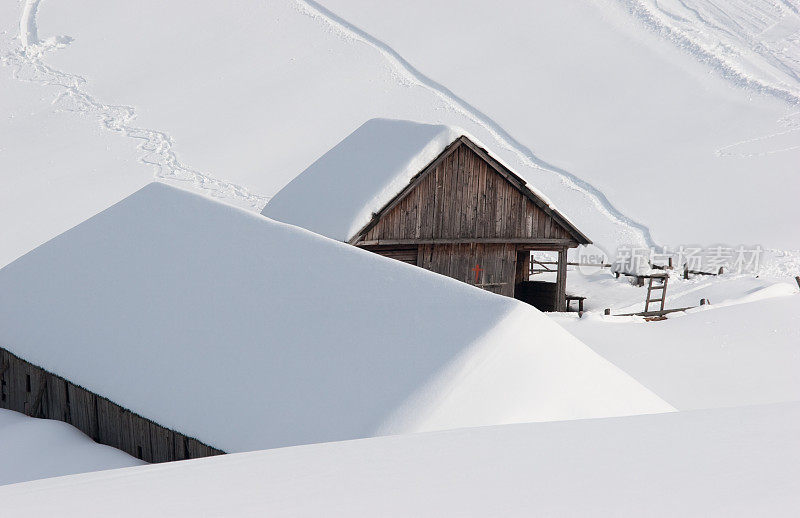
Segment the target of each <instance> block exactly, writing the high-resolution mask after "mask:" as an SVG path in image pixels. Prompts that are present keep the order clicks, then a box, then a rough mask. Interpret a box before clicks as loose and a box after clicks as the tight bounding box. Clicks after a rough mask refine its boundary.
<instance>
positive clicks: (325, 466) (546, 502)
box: [0, 403, 800, 518]
mask: <svg viewBox="0 0 800 518" xmlns="http://www.w3.org/2000/svg"><path fill="white" fill-rule="evenodd" d="M798 434H800V403H792V404H785V405H775V406H766V407H750V408H736V409H714V410H703V411H694V412H680V413H672V414H665V415H651V416H637V417H625V418H617V419H597V420H581V421H569V422H561V423H540V424H523V425H508V426H497V427H486V428H470V429H463V430H452V431H447V432H439V433H433V434H418V435H404V436H396V437H381V438H375V439H366V440H360V441H348V442H342V443H333V444H318V445H310V446H299V447H294V448H284V449H279V450H271V451H263V452H251V453H243V454H239V455H225V456H222V457H212V458H208V459H198V460H190V461H186V462H175V463H170V464H161V465H158V466H145V467H143V468H131V469H125V470H116V471H112V472H105V473H91V474H86V475H77V476H73V477H67V478H60V479H53V480H43V481H37V482H31V483H28V484H19V485H15V486H7V487H5V488H0V498H1V499H2V502H3V508H4V510H8V512H10V513H11V514H14V515H31V516H60V517H72V516H75V517H81V518H82V517H83V516H86V506H87V502H91V508H90V509H91V512H92V514H94V515H98V516H115V517H120V518H122V517H126V516H131V517H139V516H175V517H183V516H185V517H194V516H207V517H212V516H225V517H228V516H237V517H247V516H259V517H260V516H292V517H303V516H309V517H318V516H342V517H348V518H350V517H372V516H403V517H407V516H414V517H428V516H430V517H437V518H438V517H442V516H459V517H473V516H474V517H481V518H483V517H486V516H520V517H522V516H525V517H527V516H641V515H642V514H646V515H647V516H670V517H674V516H720V517H729V516H771V517H772V516H774V517H779V516H795V515H796V514H797V509H798V508H799V507H800V441H797V436H798ZM643 510H644V511H643Z"/></svg>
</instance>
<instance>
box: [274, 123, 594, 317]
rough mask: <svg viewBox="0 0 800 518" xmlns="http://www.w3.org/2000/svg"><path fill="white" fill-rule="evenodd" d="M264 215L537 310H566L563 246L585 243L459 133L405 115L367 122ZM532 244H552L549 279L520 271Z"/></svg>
mask: <svg viewBox="0 0 800 518" xmlns="http://www.w3.org/2000/svg"><path fill="white" fill-rule="evenodd" d="M442 148H443V149H442ZM376 178H377V181H376ZM364 182H366V183H367V184H370V183H371V185H366V186H365V185H364ZM349 189H352V190H355V191H360V192H359V193H358V194H357V195H355V196H354V195H352V194H351V193H349V192H348V190H349ZM373 191H374V192H375V193H377V194H374V193H373ZM362 193H365V194H366V196H365V195H364V194H362ZM326 198H327V199H326ZM314 203H316V204H318V206H317V207H315V206H313V204H314ZM347 204H350V207H349V210H348V206H347ZM362 206H363V207H364V208H367V209H368V210H369V211H368V212H367V213H366V214H365V213H364V210H359V209H360V208H361V207H362ZM326 210H329V211H330V212H329V213H328V214H326ZM263 214H264V215H266V216H269V217H272V218H275V219H278V220H281V221H285V222H287V223H292V224H295V225H299V226H304V227H305V228H308V229H310V230H313V231H315V232H318V233H322V234H324V235H328V237H333V238H335V239H339V240H342V241H346V242H348V243H350V244H352V245H354V246H357V247H359V248H363V249H365V250H369V251H371V252H374V253H377V254H380V255H383V256H386V257H390V258H393V259H397V260H399V261H403V262H406V263H409V264H413V265H416V266H419V267H422V268H425V269H427V270H431V271H433V272H437V273H440V274H442V275H447V276H449V277H452V278H454V279H458V280H460V281H462V282H465V283H468V284H472V285H474V286H477V287H480V288H483V289H485V290H488V291H491V292H494V293H498V294H501V295H505V296H509V297H515V298H517V299H520V300H523V301H525V302H528V303H530V304H533V305H534V306H536V307H538V308H539V309H541V310H544V311H564V310H565V309H566V275H567V250H568V249H570V248H573V247H577V246H578V245H586V244H589V243H591V241H590V240H589V239H588V238H587V237H586V236H585V235H584V234H583V233H581V232H580V231H579V230H578V229H577V228H575V226H574V225H573V224H571V223H570V222H569V221H568V220H567V219H566V218H565V217H564V216H563V215H561V214H560V213H559V212H558V211H557V210H555V209H554V208H553V207H551V206H550V205H548V203H546V202H545V201H544V200H543V199H542V198H541V197H540V196H537V194H536V193H534V192H533V191H532V190H531V189H530V188H529V187H528V186H527V185H526V183H525V181H524V180H523V179H522V178H520V177H519V176H517V175H516V174H514V173H513V172H512V171H511V170H509V169H508V168H507V167H506V166H504V165H503V164H502V163H500V162H499V161H498V160H496V159H495V158H493V157H492V156H491V155H490V154H489V153H488V152H487V151H486V150H485V149H483V148H481V147H480V146H478V145H477V144H475V142H473V141H472V140H470V139H469V138H468V137H466V136H464V135H461V134H459V132H457V131H454V130H452V129H450V128H447V127H445V126H431V125H425V124H417V123H412V122H407V121H393V120H383V119H374V120H372V121H369V122H367V123H366V124H364V125H363V126H361V127H360V128H359V129H358V130H356V132H354V133H353V134H352V135H350V136H349V137H348V138H347V139H345V141H343V142H342V143H341V144H340V145H339V146H337V147H336V148H334V149H332V150H331V151H329V152H328V153H327V154H326V155H324V156H323V157H321V158H320V159H319V160H318V161H317V162H315V163H314V164H312V166H310V167H309V168H308V169H307V170H306V171H305V172H304V173H302V174H301V175H300V176H299V177H298V178H297V179H296V180H295V181H293V182H291V183H290V184H289V185H287V186H286V187H285V188H284V189H283V190H281V191H280V192H279V193H278V194H277V195H276V196H275V197H274V198H273V199H272V200H271V201H270V202H269V203H268V204H267V206H266V207H265V209H264V211H263ZM365 216H366V217H365ZM365 220H366V221H365ZM532 251H549V252H555V253H557V255H558V260H557V273H556V280H555V282H542V281H530V280H529V277H530V274H529V271H530V257H531V252H532Z"/></svg>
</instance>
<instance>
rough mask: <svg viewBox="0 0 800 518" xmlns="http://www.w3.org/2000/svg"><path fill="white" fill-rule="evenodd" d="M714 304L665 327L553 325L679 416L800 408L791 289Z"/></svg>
mask: <svg viewBox="0 0 800 518" xmlns="http://www.w3.org/2000/svg"><path fill="white" fill-rule="evenodd" d="M718 289H719V287H718ZM697 296H698V297H699V296H701V295H699V294H698V295H697ZM712 302H713V299H712ZM718 302H719V304H711V305H710V306H703V307H701V308H696V309H693V310H691V311H690V312H688V313H686V314H681V313H677V314H673V315H669V318H668V319H667V320H666V321H663V322H650V323H646V322H644V321H643V320H642V319H640V318H625V317H604V316H602V315H599V314H597V313H590V314H585V315H584V317H583V318H582V319H577V318H575V317H574V316H573V315H559V316H554V317H553V318H555V319H556V321H558V322H559V323H561V324H562V325H563V326H564V328H566V329H567V330H568V331H569V332H571V333H573V334H574V335H575V336H577V337H578V338H580V339H581V340H582V341H583V342H584V343H586V344H587V345H589V346H590V347H592V348H593V349H594V350H595V351H597V352H598V353H599V354H601V355H602V356H603V357H604V358H607V359H608V360H610V361H612V362H613V363H614V364H615V365H617V366H618V367H620V368H621V369H623V370H624V371H625V372H627V373H629V374H630V375H632V376H633V377H634V378H636V379H637V380H638V381H639V382H640V383H642V384H643V385H644V386H646V387H648V388H649V389H651V390H653V391H654V392H655V393H656V394H658V395H660V396H661V397H663V398H664V399H665V400H667V401H668V402H669V403H670V404H672V405H674V406H675V407H676V408H677V409H679V410H692V409H700V408H714V407H723V406H740V405H756V404H765V403H779V402H786V401H800V378H798V376H797V372H800V295H799V294H798V293H797V289H796V287H795V288H794V289H791V288H790V287H788V286H787V285H785V284H774V285H772V286H770V287H768V288H762V289H760V290H757V291H754V292H753V293H751V294H750V295H747V296H744V297H742V298H741V299H739V300H738V301H725V300H719V301H718ZM696 303H697V302H695V304H696Z"/></svg>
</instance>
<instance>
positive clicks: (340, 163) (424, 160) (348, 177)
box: [261, 119, 461, 241]
mask: <svg viewBox="0 0 800 518" xmlns="http://www.w3.org/2000/svg"><path fill="white" fill-rule="evenodd" d="M459 136H461V133H460V132H458V130H456V129H453V128H450V127H448V126H442V125H434V124H420V123H416V122H411V121H402V120H391V119H372V120H369V121H367V122H365V123H364V124H362V125H361V126H360V127H359V128H358V129H356V130H355V131H354V132H353V133H351V134H350V135H349V136H348V137H347V138H346V139H344V140H343V141H341V142H340V143H339V144H338V145H336V146H335V147H334V148H333V149H331V150H330V151H328V152H327V153H325V154H324V155H322V157H320V158H319V159H318V160H317V161H316V162H314V163H313V164H311V165H310V166H309V167H308V168H307V169H306V170H305V171H303V172H302V173H300V175H298V176H297V177H296V178H295V179H294V180H292V181H291V182H289V184H288V185H287V186H286V187H284V188H283V189H281V190H280V191H278V193H277V194H276V195H275V196H274V197H273V198H272V199H271V200H270V201H269V203H267V205H266V206H265V207H264V210H262V211H261V213H262V214H263V215H265V216H267V217H270V218H273V219H277V220H278V221H283V222H286V223H291V224H292V225H297V226H299V227H303V228H307V229H309V230H311V231H313V232H316V233H317V234H322V235H324V236H327V237H330V238H332V239H338V240H339V241H347V240H348V239H350V238H351V237H352V236H353V235H354V234H355V233H356V232H358V231H359V230H361V228H362V227H364V225H366V224H367V223H369V220H370V218H371V217H372V214H373V213H374V212H377V211H378V210H380V209H381V207H383V206H384V205H386V204H387V203H388V202H389V200H391V199H392V198H393V197H394V196H395V195H396V194H397V193H398V192H400V191H401V190H403V188H404V187H405V186H406V185H408V182H409V181H410V180H411V178H412V177H413V176H414V175H416V174H417V173H419V172H420V171H422V169H423V168H424V167H425V166H426V165H428V164H429V163H430V162H431V161H433V160H434V159H435V158H436V157H437V156H439V154H441V152H442V151H444V148H446V147H447V146H448V145H449V144H450V143H451V142H453V141H454V140H455V139H457V138H458V137H459Z"/></svg>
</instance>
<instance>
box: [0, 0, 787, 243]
mask: <svg viewBox="0 0 800 518" xmlns="http://www.w3.org/2000/svg"><path fill="white" fill-rule="evenodd" d="M28 3H29V4H34V6H38V9H33V8H31V9H28V10H27V11H26V12H27V13H28V14H29V16H27V18H26V17H22V20H23V28H24V30H23V33H24V34H25V38H23V39H24V41H25V42H26V43H27V44H28V48H27V50H26V51H25V52H24V53H23V54H24V57H20V55H19V54H16V55H15V57H14V58H13V59H10V60H7V61H8V62H9V64H10V65H11V66H10V67H7V68H6V69H5V72H6V73H11V71H12V70H17V74H18V75H20V76H21V77H23V78H33V79H34V83H36V82H39V81H51V82H52V81H54V80H55V82H56V83H57V84H59V85H62V84H63V83H64V82H65V80H66V83H67V86H63V85H62V86H55V87H54V88H53V89H52V93H50V94H49V95H47V96H45V97H44V99H43V102H42V106H47V107H48V109H50V110H52V107H50V106H49V105H48V104H47V101H49V100H50V99H52V98H54V97H55V96H56V94H59V93H60V94H63V95H62V96H61V97H60V98H59V101H58V102H57V104H56V106H57V108H62V109H68V110H77V111H80V112H83V113H84V115H87V117H85V118H84V120H89V121H92V120H94V121H95V124H96V125H97V126H98V127H110V128H111V130H113V131H115V132H116V133H120V134H127V135H128V136H129V137H133V139H134V142H135V143H137V144H138V143H141V142H143V140H142V139H144V141H145V142H146V143H147V144H146V146H147V148H148V149H146V150H140V151H139V152H136V153H131V152H128V153H125V154H123V155H124V156H126V157H127V158H129V159H134V158H137V157H138V158H143V159H144V160H145V161H146V162H148V163H151V162H154V163H155V164H156V165H155V166H154V169H155V174H156V175H157V176H160V177H167V178H173V179H182V180H185V181H186V182H187V183H189V184H193V185H197V186H199V187H202V188H204V190H207V191H209V192H213V193H215V194H218V195H223V196H226V197H227V198H228V199H230V200H232V201H234V202H237V203H240V204H242V205H246V206H255V207H256V208H258V206H259V205H263V203H264V202H265V201H266V198H265V197H268V196H270V195H272V194H274V193H275V192H276V191H277V190H278V189H279V188H280V187H282V186H283V185H284V184H286V183H287V182H288V181H290V180H291V179H292V178H293V177H294V176H296V175H297V174H298V173H299V172H300V171H302V170H303V169H305V168H306V167H307V166H308V165H309V164H310V163H312V162H313V161H314V160H315V159H316V158H318V157H319V156H320V155H322V154H323V153H324V152H325V151H326V150H328V149H330V148H331V147H333V146H334V145H335V144H336V143H337V142H339V141H340V140H341V139H342V138H344V137H345V136H346V135H348V134H350V133H351V132H352V131H353V130H354V129H355V128H356V127H358V126H359V125H361V124H362V123H363V122H364V121H366V120H368V119H371V118H374V117H391V118H397V119H408V120H417V121H421V122H428V123H445V124H448V125H451V126H455V127H461V128H464V129H465V130H466V131H468V132H469V133H470V134H472V135H474V136H476V137H477V138H478V139H479V140H480V141H481V142H483V143H484V144H486V145H487V146H488V148H489V149H490V150H491V151H493V152H494V153H495V154H497V155H498V156H499V158H501V159H502V160H504V161H505V162H506V163H508V164H509V165H510V166H511V167H512V169H514V170H515V171H516V172H518V173H519V174H520V175H521V176H523V177H524V178H526V180H528V182H529V183H530V184H531V185H532V186H533V187H535V188H538V189H539V190H540V191H542V192H544V193H545V194H546V195H547V196H548V197H549V198H550V199H551V200H552V201H553V202H554V203H555V205H556V206H558V207H560V208H561V209H562V211H563V212H564V213H565V214H566V215H567V216H569V217H570V218H571V219H573V220H574V221H575V223H576V224H577V226H578V227H579V228H581V229H582V230H584V231H585V233H586V234H587V235H589V236H590V237H591V238H592V239H593V240H594V241H595V242H596V243H598V244H599V245H600V246H602V247H603V248H604V249H606V250H608V251H613V249H614V248H615V246H616V245H618V244H620V243H627V244H634V245H650V244H652V243H653V241H654V240H655V241H658V242H659V243H660V244H672V245H678V244H688V243H700V244H704V245H710V244H715V243H729V244H731V245H735V244H739V243H746V244H761V245H764V246H766V247H777V248H785V249H793V250H796V249H797V248H798V244H797V237H796V232H795V230H794V227H793V226H792V222H793V221H796V220H797V217H798V213H797V212H796V211H797V210H798V208H797V207H798V206H797V204H796V203H794V192H795V189H788V188H783V187H782V186H787V185H789V186H796V185H797V177H796V174H795V172H796V164H797V163H798V161H800V149H795V146H793V145H791V142H790V143H789V145H787V144H786V143H785V142H784V141H785V140H789V141H795V140H794V139H795V137H796V136H797V133H796V132H795V129H796V127H795V126H796V124H795V122H796V121H795V118H794V117H795V116H796V112H797V106H796V105H792V104H791V103H790V102H789V101H787V99H786V98H783V97H781V96H777V95H773V93H771V91H769V90H768V89H767V90H764V89H761V90H759V89H758V88H756V87H755V86H753V85H750V86H748V85H749V83H746V82H745V83H740V82H736V81H734V80H731V78H730V77H728V76H727V75H725V74H724V73H723V71H722V69H720V68H719V67H717V66H716V64H715V63H716V62H710V61H708V60H706V61H703V60H699V59H697V57H698V56H697V55H696V53H693V50H692V49H693V48H690V47H681V46H676V44H675V43H676V42H675V41H674V40H672V39H670V38H668V37H665V36H663V35H661V34H660V33H659V32H657V31H655V30H653V28H652V27H651V26H650V25H649V24H648V23H646V21H643V19H642V17H641V16H638V15H637V13H638V11H637V10H636V9H633V7H631V6H630V5H624V4H623V3H615V2H610V1H609V2H604V1H601V0H598V1H597V2H590V3H586V2H573V1H567V2H556V3H552V2H548V3H530V2H508V3H506V4H504V5H503V6H501V7H496V6H492V7H491V8H489V7H487V6H486V5H484V4H483V3H478V2H474V3H470V2H467V3H466V4H464V3H463V2H459V3H458V4H453V3H452V2H449V1H442V2H435V3H433V4H431V3H430V2H425V3H423V2H417V1H412V2H405V1H404V2H380V3H374V2H360V1H357V0H330V1H328V2H325V7H323V6H320V5H317V4H315V3H313V2H305V1H299V0H298V1H290V0H284V1H277V2H269V3H267V4H264V3H256V2H245V3H240V4H239V5H238V6H237V8H236V9H230V8H229V7H228V6H227V5H225V4H224V3H218V2H216V3H215V2H211V3H203V4H198V3H197V2H191V1H189V0H182V1H174V2H169V3H168V4H164V3H163V2H157V1H155V0H142V1H141V2H136V3H135V4H127V5H118V6H114V8H113V9H111V8H109V7H108V4H107V3H105V2H102V1H101V0H92V1H86V2H81V3H79V4H77V5H72V4H69V5H67V4H64V3H57V2H47V1H46V0H45V1H44V2H41V3H39V2H37V1H31V2H28ZM658 5H659V6H660V5H661V3H659V4H658ZM18 7H19V6H18ZM326 8H329V9H330V11H328V10H327V9H326ZM4 10H5V14H4V18H3V19H4V22H5V23H4V27H5V29H6V34H5V39H6V45H5V46H6V47H7V48H13V47H14V45H17V46H18V44H17V43H15V42H14V41H12V40H11V37H12V36H13V35H14V34H15V33H16V32H17V30H18V29H17V26H18V25H19V21H20V18H21V14H22V12H23V10H22V9H21V8H18V9H16V12H14V11H15V9H12V8H11V7H4ZM335 13H338V14H340V15H341V16H342V18H341V19H340V18H338V17H337V16H336V14H335ZM34 15H35V16H34ZM774 16H776V17H778V18H776V20H778V21H779V22H780V23H781V24H782V25H780V27H786V28H785V29H784V32H785V37H781V39H780V42H781V45H783V47H785V48H786V50H785V51H784V54H786V55H787V56H789V58H786V59H784V61H783V62H784V63H789V62H790V61H791V60H790V58H791V56H793V55H794V54H793V52H794V50H793V49H794V45H796V44H797V42H796V41H795V39H794V38H793V37H792V34H793V33H792V32H791V30H790V29H791V27H792V23H793V22H792V20H793V19H794V18H793V17H795V16H796V13H794V12H793V11H792V10H791V9H789V8H785V9H783V10H782V11H781V12H780V13H779V14H777V15H774ZM350 22H352V24H351V23H350ZM731 23H734V22H731ZM353 24H354V25H355V26H358V27H361V28H363V29H364V31H360V30H358V28H357V27H353V26H352V25H353ZM409 26H413V27H414V30H413V31H409V30H407V27H409ZM232 27H234V28H235V29H231V28H232ZM465 27H471V28H474V29H473V30H462V28H465ZM478 30H479V31H480V35H481V36H480V37H475V36H474V34H475V31H478ZM787 31H788V32H787ZM751 32H752V31H751ZM751 32H748V33H747V34H751ZM197 35H202V37H198V36H197ZM67 36H68V38H67ZM744 37H745V36H744V35H741V38H744ZM36 42H39V43H38V44H37V43H36ZM42 42H44V43H42ZM59 46H60V47H61V48H54V47H59ZM776 52H777V51H776ZM762 68H763V67H761V68H759V70H761V69H762ZM748 70H749V69H748ZM748 73H750V72H748ZM752 73H753V74H755V72H752ZM65 74H66V75H65ZM784 75H786V74H784ZM787 77H788V76H787ZM84 79H85V82H83V81H82V80H84ZM784 79H785V78H784ZM786 81H788V79H785V80H784V81H783V83H786ZM783 83H782V84H783ZM787 84H788V83H787ZM27 86H29V87H31V88H35V84H27ZM787 88H788V87H787ZM784 97H785V96H784ZM131 113H135V115H136V118H135V119H133V120H131V119H130V116H131ZM75 119H80V117H78V116H76V117H75ZM776 134H780V135H781V136H779V137H776V138H777V140H778V141H780V142H778V141H776V140H775V138H772V137H771V136H774V135H776ZM767 137H770V138H767ZM121 140H122V141H125V139H121ZM128 142H129V143H130V141H128ZM122 145H124V144H122ZM741 145H743V146H744V147H746V148H747V149H746V150H744V151H742V150H737V149H738V148H737V146H741ZM750 148H753V149H750ZM76 159H78V160H81V161H82V157H81V155H80V154H78V155H76V156H75V157H74V158H73V160H76ZM79 163H80V162H79ZM25 176H31V174H30V173H29V174H26V175H25ZM734 179H735V180H734ZM237 186H242V187H237ZM754 193H758V195H757V196H754ZM115 197H117V196H116V195H114V196H111V195H109V197H108V198H107V199H108V201H109V203H108V204H110V203H111V202H113V201H117V200H116V199H113V198H115ZM117 199H118V198H117ZM674 200H680V203H678V204H676V203H675V202H674ZM28 203H29V204H30V202H28ZM745 206H746V207H747V208H748V210H742V207H745ZM651 234H652V239H651Z"/></svg>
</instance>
